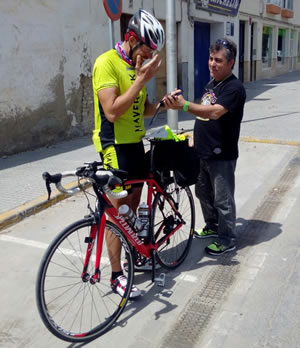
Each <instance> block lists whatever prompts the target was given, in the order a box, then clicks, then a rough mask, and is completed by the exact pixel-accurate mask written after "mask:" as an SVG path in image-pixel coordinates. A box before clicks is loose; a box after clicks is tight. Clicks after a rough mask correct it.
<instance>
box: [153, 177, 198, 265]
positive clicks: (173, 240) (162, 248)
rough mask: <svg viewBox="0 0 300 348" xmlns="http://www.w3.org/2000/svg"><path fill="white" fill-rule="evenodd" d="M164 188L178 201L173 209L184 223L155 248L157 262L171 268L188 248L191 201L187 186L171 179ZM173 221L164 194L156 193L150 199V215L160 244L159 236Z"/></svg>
mask: <svg viewBox="0 0 300 348" xmlns="http://www.w3.org/2000/svg"><path fill="white" fill-rule="evenodd" d="M165 191H166V192H167V194H168V195H171V196H172V197H173V200H174V202H175V204H176V205H178V207H177V210H178V211H179V213H180V214H181V216H182V218H183V220H184V221H185V224H184V225H183V226H182V227H181V228H179V229H178V230H177V231H176V232H175V233H174V234H173V235H171V236H170V238H169V239H167V240H166V241H165V242H164V243H162V244H161V245H159V247H158V249H157V253H156V257H157V261H158V263H159V264H160V265H161V266H163V267H165V268H168V269H173V268H176V267H178V266H179V265H180V264H181V263H182V262H183V261H184V260H185V258H186V257H187V255H188V252H189V250H190V248H191V245H192V241H193V233H194V225H195V205H194V199H193V195H192V192H191V190H190V188H189V187H179V186H178V185H175V183H170V184H169V185H168V186H167V188H166V189H165ZM178 200H179V202H178ZM177 222H178V217H177V216H176V214H175V212H174V210H173V209H172V207H171V205H170V203H169V202H168V201H167V199H166V196H165V195H164V194H161V193H157V194H156V196H155V198H154V201H153V207H152V217H151V226H152V233H154V236H155V242H157V243H158V244H160V240H161V239H162V238H163V237H165V235H166V234H167V233H168V231H170V230H172V229H174V228H175V227H176V223H177Z"/></svg>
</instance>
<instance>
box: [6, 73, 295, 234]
mask: <svg viewBox="0 0 300 348" xmlns="http://www.w3.org/2000/svg"><path fill="white" fill-rule="evenodd" d="M245 87H246V90H247V103H246V107H245V116H244V120H243V124H242V128H241V141H242V142H243V141H250V142H258V143H273V144H274V143H275V144H288V145H299V144H300V135H299V134H300V126H299V116H300V111H299V110H300V105H299V90H300V72H297V73H295V72H294V73H292V74H287V75H282V76H279V77H276V78H274V79H272V80H261V81H257V82H252V83H248V84H246V85H245ZM283 121H284V123H283ZM148 123H149V120H146V128H147V129H148V131H152V130H154V129H155V128H159V127H161V126H162V125H164V124H167V116H166V113H161V114H160V115H159V116H158V118H157V119H156V121H155V122H154V123H153V127H151V128H149V127H148ZM283 124H284V126H283ZM193 125H194V116H192V115H190V114H187V113H183V112H179V123H178V128H179V129H184V130H186V131H192V130H193ZM270 128H271V129H272V132H270ZM287 128H289V132H288V133H287V132H286V129H287ZM287 135H288V136H287ZM94 160H98V155H97V154H96V152H95V150H94V147H93V145H92V140H91V137H90V136H86V137H81V138H77V139H72V140H67V141H64V142H61V143H58V144H55V145H52V146H49V147H44V148H40V149H37V150H34V151H28V152H24V153H20V154H17V155H13V156H10V157H5V158H1V159H0V193H1V198H2V199H1V201H0V230H1V229H3V228H5V227H7V226H8V225H10V224H12V223H15V222H18V221H20V220H22V219H23V218H24V217H26V216H29V215H31V214H33V213H36V212H38V211H40V210H41V209H44V208H46V207H48V206H49V205H50V204H53V203H55V202H57V201H58V200H61V199H63V198H64V197H65V196H63V195H61V194H54V195H53V199H52V200H51V201H50V202H48V201H47V196H46V188H45V184H44V182H43V180H42V173H43V172H44V171H49V172H51V173H54V172H62V171H65V170H73V169H75V168H77V167H79V166H81V165H82V164H83V162H88V161H94Z"/></svg>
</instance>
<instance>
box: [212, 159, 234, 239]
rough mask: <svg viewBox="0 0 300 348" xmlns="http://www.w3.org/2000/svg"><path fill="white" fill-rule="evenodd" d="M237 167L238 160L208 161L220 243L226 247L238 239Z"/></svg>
mask: <svg viewBox="0 0 300 348" xmlns="http://www.w3.org/2000/svg"><path fill="white" fill-rule="evenodd" d="M235 167H236V160H233V161H219V160H209V161H208V171H209V173H210V177H211V182H212V183H213V192H214V207H215V209H216V210H217V212H218V234H219V242H220V243H221V244H223V245H225V246H230V245H233V244H234V242H235V238H236V235H235V222H236V207H235V200H234V189H235V176H234V172H235Z"/></svg>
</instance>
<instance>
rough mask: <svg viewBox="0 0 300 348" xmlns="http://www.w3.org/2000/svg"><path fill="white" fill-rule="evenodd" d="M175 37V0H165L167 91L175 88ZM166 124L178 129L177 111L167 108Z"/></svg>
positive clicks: (173, 129) (175, 129) (172, 128)
mask: <svg viewBox="0 0 300 348" xmlns="http://www.w3.org/2000/svg"><path fill="white" fill-rule="evenodd" d="M176 42H177V38H176V7H175V0H166V54H167V93H170V92H172V91H173V90H174V89H175V88H177V45H176ZM167 115H168V125H169V127H170V128H171V130H172V131H177V130H178V111H177V110H168V111H167Z"/></svg>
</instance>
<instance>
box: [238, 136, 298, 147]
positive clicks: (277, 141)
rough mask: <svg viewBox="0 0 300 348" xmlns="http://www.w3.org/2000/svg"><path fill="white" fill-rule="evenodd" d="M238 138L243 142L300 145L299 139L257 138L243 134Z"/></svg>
mask: <svg viewBox="0 0 300 348" xmlns="http://www.w3.org/2000/svg"><path fill="white" fill-rule="evenodd" d="M240 140H241V141H244V142H248V143H261V144H275V145H277V144H278V145H292V146H300V141H292V140H279V139H259V138H253V137H243V136H241V137H240Z"/></svg>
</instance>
